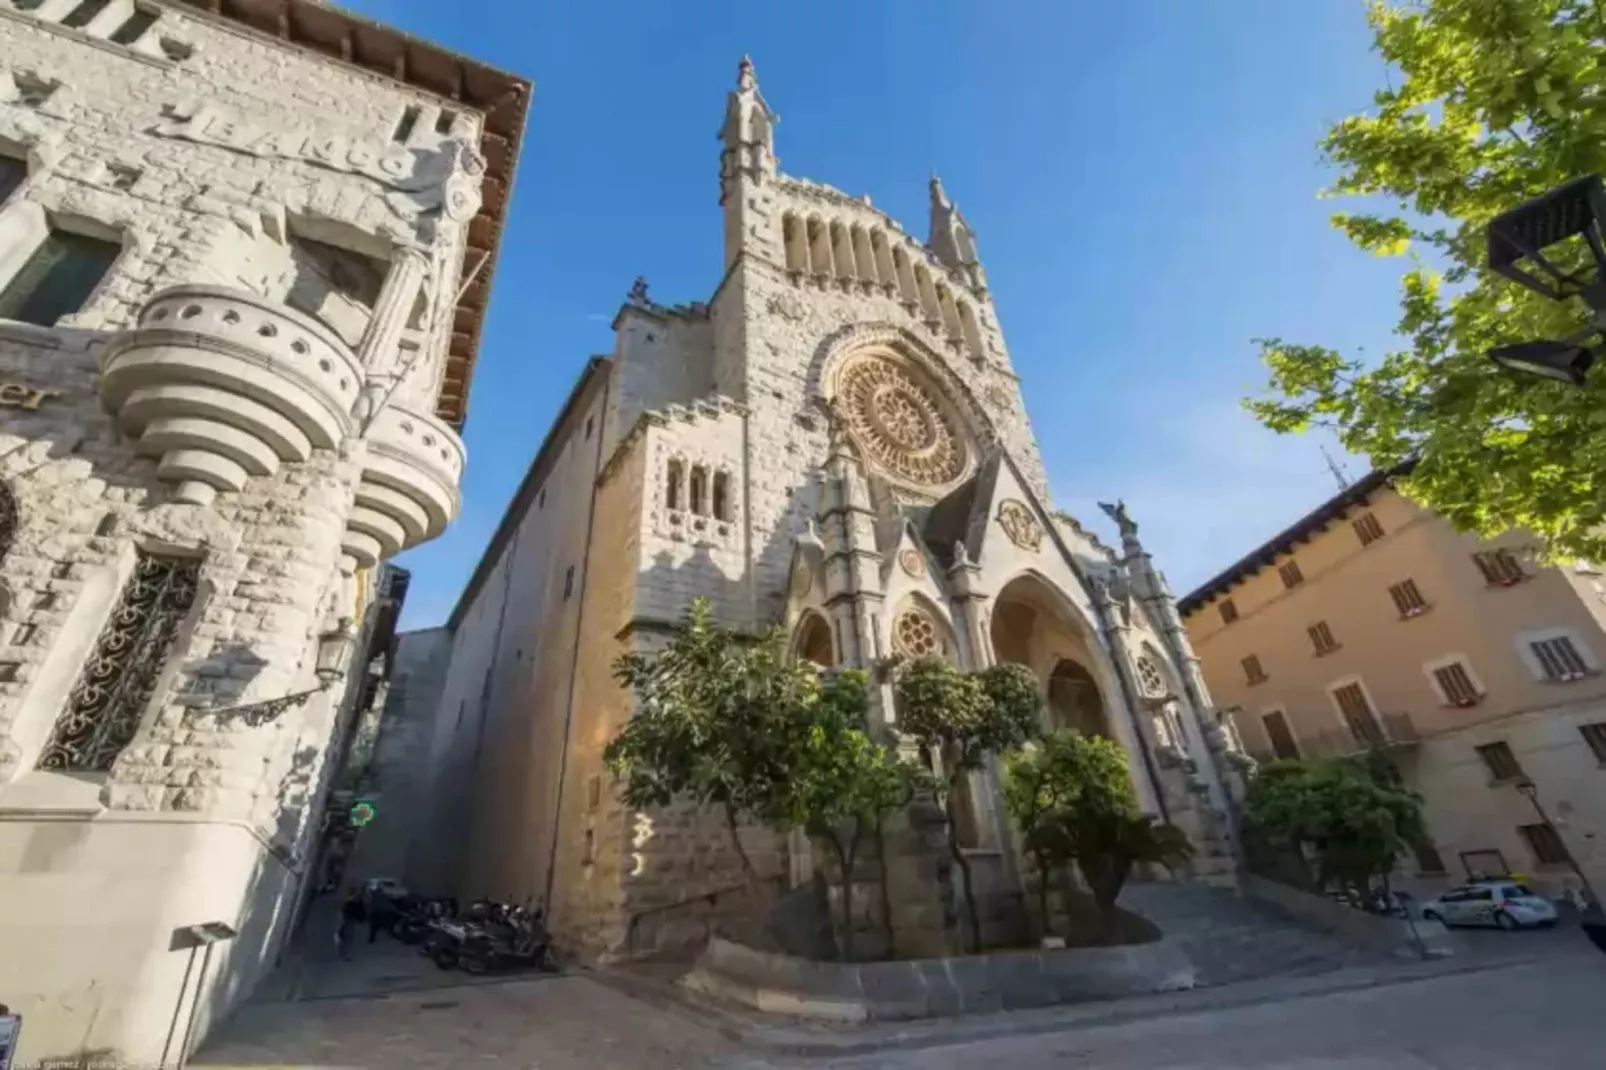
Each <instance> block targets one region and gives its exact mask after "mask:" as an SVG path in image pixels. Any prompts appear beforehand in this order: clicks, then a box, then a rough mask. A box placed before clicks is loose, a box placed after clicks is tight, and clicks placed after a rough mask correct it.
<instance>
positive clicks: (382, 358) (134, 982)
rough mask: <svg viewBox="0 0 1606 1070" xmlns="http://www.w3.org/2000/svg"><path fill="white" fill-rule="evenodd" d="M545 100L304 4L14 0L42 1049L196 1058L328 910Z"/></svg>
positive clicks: (18, 526) (13, 834) (35, 927)
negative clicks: (369, 738) (368, 725)
mask: <svg viewBox="0 0 1606 1070" xmlns="http://www.w3.org/2000/svg"><path fill="white" fill-rule="evenodd" d="M529 88H530V87H529V83H528V82H526V81H523V80H521V79H518V78H514V77H512V76H510V75H506V74H503V73H501V72H498V71H495V70H492V69H489V68H486V67H483V66H481V65H479V64H476V63H474V62H473V61H471V60H468V59H466V58H464V57H461V56H457V55H455V54H452V53H450V52H446V51H444V50H442V49H439V48H436V47H434V46H431V45H429V44H427V43H425V42H421V41H418V40H415V39H412V38H408V37H406V36H404V35H402V34H400V33H398V32H396V31H394V30H391V29H388V28H386V27H383V26H379V25H377V24H375V23H372V22H369V21H368V20H366V19H362V18H359V17H357V16H353V15H350V14H347V13H345V12H343V11H340V10H339V9H336V8H333V7H328V6H325V5H322V4H318V3H313V2H309V0H196V2H194V3H190V2H185V0H162V2H151V0H139V2H138V3H134V2H133V0H43V2H33V3H22V2H18V3H12V4H5V5H0V1003H4V1004H6V1005H8V1006H9V1007H10V1008H11V1010H12V1011H14V1012H17V1013H20V1014H21V1015H22V1017H23V1027H22V1032H21V1042H20V1048H19V1050H18V1051H17V1052H16V1053H15V1055H16V1062H17V1065H18V1066H23V1065H53V1063H52V1060H60V1061H59V1063H55V1064H54V1065H63V1066H65V1065H73V1066H80V1065H83V1066H87V1065H106V1066H114V1065H118V1066H121V1065H128V1066H158V1065H161V1066H166V1065H178V1064H179V1063H180V1062H182V1061H183V1057H184V1055H185V1053H186V1052H187V1051H189V1050H191V1049H193V1048H194V1046H195V1045H196V1044H197V1043H199V1041H200V1040H201V1039H202V1038H203V1037H204V1035H205V1033H206V1031H207V1029H208V1026H209V1025H210V1024H211V1023H212V1022H213V1021H215V1020H217V1019H219V1018H220V1017H222V1016H223V1015H225V1014H226V1013H227V1012H228V1011H229V1010H230V1009H231V1008H232V1007H233V1006H234V1005H236V1004H238V1003H239V1002H240V1001H241V1000H243V999H245V998H246V997H247V996H249V995H250V994H251V992H252V990H253V989H254V988H255V987H256V985H257V983H258V981H259V980H260V979H261V978H262V977H263V975H264V974H265V973H266V972H267V971H268V970H270V969H271V968H272V966H273V964H274V962H275V960H276V959H277V958H278V956H279V954H280V952H281V950H282V949H283V948H284V947H285V946H286V944H287V943H288V941H289V938H290V936H291V934H292V933H293V932H294V930H295V928H296V924H297V921H298V920H299V919H300V918H302V917H304V916H305V911H306V905H307V903H308V902H309V899H310V897H311V895H312V893H313V892H314V890H315V889H316V886H317V884H318V883H319V882H318V880H317V878H316V874H315V873H314V872H313V864H314V857H315V853H316V845H317V842H318V831H319V828H320V826H321V825H322V823H323V818H324V816H325V815H324V813H323V812H322V810H323V801H324V800H325V799H326V798H327V793H328V789H329V787H330V781H331V770H332V769H333V768H334V767H335V766H336V765H337V764H338V757H339V751H340V748H341V746H342V745H343V741H344V740H346V739H347V738H349V733H350V726H351V724H352V721H353V718H354V715H356V714H358V713H360V712H361V707H362V706H363V705H364V704H365V703H371V702H372V696H373V690H374V680H373V678H372V676H371V675H370V674H369V672H368V669H369V665H370V659H369V657H368V649H367V648H368V647H371V646H374V645H375V644H382V643H383V642H384V639H383V637H382V635H379V634H378V633H382V632H383V631H384V630H385V629H386V628H388V627H389V624H392V623H394V621H393V619H391V618H393V616H394V602H395V601H396V600H397V595H396V592H395V590H394V588H395V587H396V582H397V581H396V580H395V579H394V576H392V577H391V578H390V579H386V578H385V576H386V575H388V574H386V573H384V572H382V569H383V568H384V566H383V564H382V562H383V561H384V559H386V558H388V557H390V556H391V555H393V554H396V553H397V552H399V551H401V550H403V549H405V548H407V547H410V546H414V545H417V544H419V543H421V542H423V541H425V540H427V539H430V538H432V537H434V536H435V535H437V534H439V533H440V532H441V531H442V530H443V529H444V528H445V526H446V525H447V524H448V523H449V522H450V521H451V520H452V519H453V518H454V517H455V515H456V514H457V512H458V507H459V496H458V482H459V477H460V475H461V473H462V468H463V464H464V461H465V457H464V450H463V443H462V440H461V438H460V437H459V430H460V428H461V425H462V421H463V418H464V401H465V398H466V395H467V388H468V378H469V374H470V371H471V368H472V365H473V362H474V357H475V351H476V348H477V346H478V335H479V329H480V322H481V320H482V318H483V315H484V311H485V304H486V300H487V293H488V285H489V279H490V274H491V268H492V266H493V265H494V259H495V252H496V248H497V244H498V240H499V236H500V233H501V228H502V221H503V215H504V213H505V211H506V205H507V193H508V190H509V188H510V183H511V179H512V171H513V167H514V162H515V160H516V158H517V155H518V145H519V139H520V137H521V136H522V132H523V126H524V116H525V110H526V108H527V106H528V101H529ZM387 603H389V604H390V605H389V608H383V606H384V605H385V604H387ZM387 620H388V621H389V623H385V622H386V621H387ZM365 633H366V634H365Z"/></svg>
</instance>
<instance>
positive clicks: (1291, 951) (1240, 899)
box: [1120, 881, 1380, 985]
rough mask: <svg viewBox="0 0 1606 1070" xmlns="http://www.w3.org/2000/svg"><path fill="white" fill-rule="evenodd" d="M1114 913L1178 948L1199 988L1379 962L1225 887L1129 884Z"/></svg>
mask: <svg viewBox="0 0 1606 1070" xmlns="http://www.w3.org/2000/svg"><path fill="white" fill-rule="evenodd" d="M1120 906H1121V908H1122V909H1123V910H1128V911H1131V912H1132V913H1134V914H1141V915H1142V916H1143V917H1145V918H1148V919H1149V920H1150V921H1152V922H1154V924H1156V925H1158V926H1159V927H1160V929H1161V931H1162V932H1164V933H1165V935H1166V936H1168V937H1172V938H1174V939H1176V940H1178V941H1180V942H1181V944H1182V945H1183V947H1184V949H1185V950H1186V951H1187V952H1188V955H1189V957H1190V958H1192V959H1193V963H1194V966H1195V968H1196V969H1197V970H1198V974H1199V984H1200V985H1230V984H1234V983H1236V982H1239V981H1252V980H1256V979H1258V978H1262V977H1308V976H1311V975H1313V974H1319V973H1327V972H1328V971H1330V970H1336V969H1339V968H1341V967H1344V966H1354V965H1357V964H1360V963H1365V962H1376V961H1379V960H1380V957H1379V956H1378V954H1377V953H1376V952H1369V951H1365V950H1362V949H1358V948H1355V947H1352V946H1351V945H1350V944H1348V943H1346V942H1345V941H1343V940H1341V939H1340V938H1338V937H1336V936H1333V935H1331V934H1329V933H1324V932H1320V931H1317V930H1314V929H1310V928H1307V927H1305V926H1304V925H1302V924H1301V923H1300V922H1298V921H1295V920H1294V919H1292V918H1290V917H1288V916H1286V915H1284V914H1283V913H1282V912H1280V911H1278V910H1277V909H1276V908H1275V907H1272V906H1270V905H1268V904H1265V903H1261V902H1260V901H1258V900H1255V899H1251V898H1249V897H1247V896H1242V895H1239V894H1238V892H1237V891H1236V890H1234V889H1231V888H1218V887H1214V886H1212V885H1208V884H1202V883H1198V882H1189V883H1170V882H1160V881H1152V882H1135V883H1132V884H1128V885H1127V886H1126V887H1125V888H1123V889H1122V890H1121V899H1120Z"/></svg>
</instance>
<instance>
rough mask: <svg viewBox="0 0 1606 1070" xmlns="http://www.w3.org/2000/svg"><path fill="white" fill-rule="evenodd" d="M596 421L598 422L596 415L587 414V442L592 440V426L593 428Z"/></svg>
mask: <svg viewBox="0 0 1606 1070" xmlns="http://www.w3.org/2000/svg"><path fill="white" fill-rule="evenodd" d="M596 422H597V418H596V417H595V416H587V417H586V441H587V442H589V441H591V428H592V426H593V425H594V424H596Z"/></svg>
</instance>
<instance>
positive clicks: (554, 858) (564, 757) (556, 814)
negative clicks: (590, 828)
mask: <svg viewBox="0 0 1606 1070" xmlns="http://www.w3.org/2000/svg"><path fill="white" fill-rule="evenodd" d="M612 391H613V375H612V374H611V373H610V374H609V375H608V377H607V379H606V380H604V381H603V385H602V404H601V406H599V408H600V411H602V412H606V411H607V410H608V398H609V395H610V394H611V393H612ZM606 437H607V436H606V435H604V434H603V432H602V430H601V429H598V431H597V459H596V464H595V466H594V467H593V469H592V473H591V501H590V504H589V505H588V506H587V507H586V556H585V568H584V569H582V570H581V572H580V589H579V591H578V592H577V596H578V597H579V599H580V605H579V606H578V607H577V608H576V610H575V616H574V649H573V651H572V652H571V653H570V655H569V697H568V701H567V702H566V703H565V709H564V711H563V745H562V746H561V747H560V748H559V750H558V786H557V800H556V802H555V803H554V804H553V807H552V844H551V847H550V849H549V850H548V852H547V861H546V889H545V891H544V892H543V893H542V896H541V904H542V906H543V907H544V908H545V910H546V923H547V927H548V928H549V929H550V928H551V927H552V920H553V919H552V888H553V884H554V882H555V881H556V879H557V873H558V832H559V830H560V829H561V828H562V827H563V789H564V786H565V784H566V783H567V781H568V779H569V740H570V737H571V736H573V734H574V696H575V691H576V690H577V689H578V687H579V681H580V637H581V636H582V635H583V634H585V633H584V628H585V621H586V588H587V587H589V586H590V584H591V552H592V550H593V549H594V544H593V542H592V536H593V533H594V532H595V530H596V523H597V492H598V484H599V482H600V480H601V478H602V456H603V454H602V445H603V440H604V439H605V438H606Z"/></svg>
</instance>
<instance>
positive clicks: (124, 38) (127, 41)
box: [111, 7, 156, 45]
mask: <svg viewBox="0 0 1606 1070" xmlns="http://www.w3.org/2000/svg"><path fill="white" fill-rule="evenodd" d="M155 24H156V12H154V11H150V10H147V9H146V8H143V7H136V8H135V9H134V13H133V14H132V15H130V16H128V18H126V19H124V20H123V24H122V25H121V26H119V27H117V29H115V30H113V31H112V35H111V41H112V43H113V44H118V45H131V44H133V43H134V42H135V41H138V40H139V39H140V38H141V37H143V36H145V31H146V30H148V29H150V28H151V27H152V26H154V25H155Z"/></svg>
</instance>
